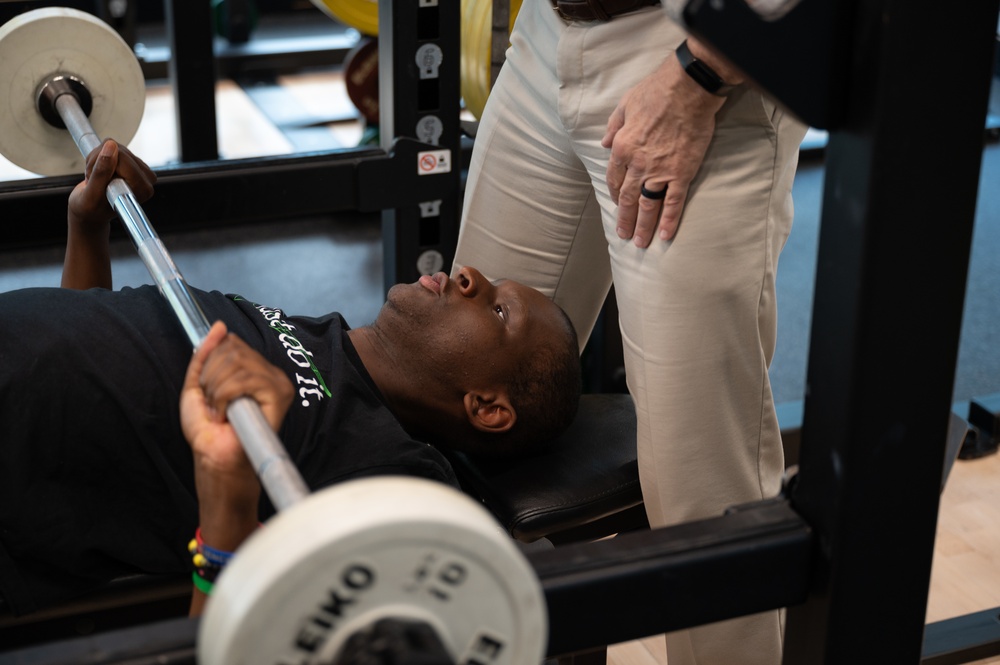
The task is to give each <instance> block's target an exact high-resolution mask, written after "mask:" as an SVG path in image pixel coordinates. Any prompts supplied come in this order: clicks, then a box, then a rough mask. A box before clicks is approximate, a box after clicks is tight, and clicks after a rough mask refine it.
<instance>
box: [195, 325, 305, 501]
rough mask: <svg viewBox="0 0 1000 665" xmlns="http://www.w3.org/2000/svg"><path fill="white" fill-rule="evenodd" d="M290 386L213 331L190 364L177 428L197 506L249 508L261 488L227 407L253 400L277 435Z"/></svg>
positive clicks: (236, 342) (220, 330)
mask: <svg viewBox="0 0 1000 665" xmlns="http://www.w3.org/2000/svg"><path fill="white" fill-rule="evenodd" d="M294 395H295V392H294V388H293V386H292V382H291V381H290V380H289V378H288V376H287V375H286V374H285V373H284V372H282V371H281V370H280V369H278V368H277V367H275V366H274V365H272V364H271V363H269V362H268V361H267V360H266V359H264V357H263V356H261V355H260V354H259V353H257V352H256V351H254V350H253V349H251V348H250V347H249V346H248V345H247V344H246V342H244V341H243V340H241V339H240V338H239V337H237V336H235V335H232V334H229V333H228V332H227V331H226V326H225V324H223V323H222V322H217V323H216V324H215V325H213V326H212V328H211V330H210V331H209V333H208V335H207V336H206V337H205V340H204V341H203V342H202V344H201V346H200V347H199V348H198V349H197V351H196V352H195V354H194V356H193V357H192V359H191V362H190V364H189V365H188V370H187V375H186V376H185V379H184V387H183V389H182V391H181V399H180V409H181V428H182V430H183V432H184V436H185V438H186V439H187V441H188V443H189V444H190V446H191V450H192V452H193V454H194V460H195V474H196V482H197V485H198V497H199V503H203V502H206V501H212V502H214V501H220V502H222V503H226V504H232V503H253V504H254V506H255V505H256V498H257V497H258V496H259V492H260V484H259V483H258V481H257V478H256V475H255V473H254V470H253V468H252V466H251V465H250V461H249V460H248V459H247V457H246V454H245V453H244V452H243V447H242V445H241V444H240V442H239V439H238V438H237V436H236V432H235V430H234V429H233V427H232V425H231V424H230V423H229V421H228V420H227V419H226V408H227V407H228V406H229V403H230V402H232V401H233V400H235V399H237V398H240V397H250V398H253V399H254V400H255V401H256V402H257V403H258V404H259V405H260V408H261V412H262V413H263V414H264V417H265V419H266V420H267V422H268V424H270V425H271V427H272V428H273V429H274V430H275V431H277V429H278V427H280V425H281V422H282V420H283V419H284V417H285V414H286V413H287V412H288V409H289V407H290V406H291V404H292V399H293V398H294Z"/></svg>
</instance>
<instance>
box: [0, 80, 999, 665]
mask: <svg viewBox="0 0 1000 665" xmlns="http://www.w3.org/2000/svg"><path fill="white" fill-rule="evenodd" d="M286 83H288V84H289V85H290V86H291V87H292V89H293V90H294V91H295V94H296V96H297V97H298V98H299V99H300V100H301V103H302V104H303V106H305V107H308V108H315V109H316V113H317V114H322V113H324V109H325V111H326V112H329V109H330V108H331V105H334V106H336V105H342V104H343V103H344V101H343V100H344V97H345V94H344V90H343V82H342V80H340V79H338V77H337V75H336V74H324V75H320V76H303V77H291V78H288V79H286ZM217 110H218V117H219V118H224V119H225V120H224V121H220V122H219V125H218V127H219V143H220V152H221V153H222V156H223V157H227V158H237V157H250V156H260V155H270V154H284V153H288V152H290V151H291V146H290V144H289V143H288V141H287V140H286V139H285V138H284V137H283V136H282V135H281V133H280V132H279V131H278V130H277V129H276V128H275V127H274V126H273V125H272V124H271V123H270V122H269V121H268V120H267V118H265V117H264V116H263V115H262V114H261V112H260V111H259V109H257V108H256V107H255V106H254V105H253V103H252V102H251V101H250V100H249V99H248V98H247V97H246V95H244V94H243V93H242V92H241V91H240V89H239V88H238V87H237V86H235V85H233V84H231V83H227V82H223V83H220V86H219V93H218V96H217ZM172 114H173V108H172V100H171V97H170V91H169V89H168V88H166V87H165V86H163V87H156V86H154V87H151V88H150V90H149V97H148V101H147V105H146V111H145V115H144V119H143V123H142V125H141V126H140V129H139V133H138V134H137V136H136V137H135V139H134V140H133V141H132V143H131V148H132V149H133V150H134V151H135V152H136V153H137V154H138V155H140V156H141V157H143V159H145V160H146V161H147V162H148V163H149V164H150V165H152V166H154V167H156V166H160V165H164V164H167V163H170V162H171V161H174V160H176V158H177V154H176V149H175V147H174V146H175V143H176V135H175V133H174V131H175V130H174V124H173V115H172ZM330 131H331V132H334V133H336V134H337V137H338V139H339V140H340V141H342V143H343V145H345V146H347V145H355V144H356V143H357V141H358V139H359V138H360V136H361V126H360V124H358V123H336V124H335V125H331V127H330ZM30 177H34V176H33V175H32V174H29V173H27V172H25V171H23V170H21V169H19V168H17V167H15V166H13V165H11V164H10V163H9V162H6V161H5V160H3V159H2V158H0V180H18V179H21V178H30ZM997 606H1000V456H997V455H993V456H991V457H987V458H983V459H979V460H973V461H958V462H956V464H955V466H954V468H953V471H952V473H951V477H950V479H949V481H948V484H947V486H946V488H945V491H944V494H943V496H942V504H941V512H940V518H939V527H938V538H937V546H936V549H935V558H934V570H933V575H932V579H931V592H930V600H929V606H928V610H927V620H928V622H933V621H939V620H942V619H946V618H950V617H955V616H959V615H963V614H967V613H970V612H976V611H980V610H984V609H988V608H993V607H997ZM979 662H981V663H1000V658H996V659H990V660H984V661H979ZM609 663H611V664H612V665H654V664H658V665H663V664H664V663H666V653H665V648H664V644H663V639H662V636H656V637H650V638H646V639H644V640H640V641H635V642H628V643H625V644H621V645H615V646H613V647H612V648H611V650H610V654H609Z"/></svg>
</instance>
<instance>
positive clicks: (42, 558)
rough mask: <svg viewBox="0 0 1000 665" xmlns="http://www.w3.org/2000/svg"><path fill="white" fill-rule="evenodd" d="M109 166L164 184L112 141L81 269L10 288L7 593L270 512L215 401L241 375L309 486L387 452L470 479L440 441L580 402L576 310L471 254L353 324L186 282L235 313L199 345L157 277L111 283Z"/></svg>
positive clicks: (72, 213)
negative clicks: (485, 272)
mask: <svg viewBox="0 0 1000 665" xmlns="http://www.w3.org/2000/svg"><path fill="white" fill-rule="evenodd" d="M116 170H117V174H118V175H119V176H121V177H123V178H125V180H126V181H127V182H129V184H130V185H131V187H132V189H133V191H134V192H135V193H136V195H137V197H139V198H140V199H142V200H144V199H146V198H148V197H149V196H150V195H151V194H152V188H153V184H154V183H155V176H154V175H153V173H152V171H151V170H149V168H148V167H147V166H146V165H145V164H143V163H142V162H141V160H139V159H137V158H135V157H134V156H133V155H131V153H129V152H128V151H127V150H126V149H125V148H123V147H121V146H118V145H117V144H115V143H114V142H113V141H109V142H105V143H104V145H103V146H102V147H101V149H100V150H99V151H95V152H94V153H92V154H91V155H90V156H89V157H88V160H87V174H88V178H87V180H86V181H85V182H84V183H81V184H80V185H79V186H78V187H77V188H76V189H75V190H74V191H73V193H72V194H71V196H70V201H69V215H68V217H69V229H68V241H67V253H66V262H65V265H64V275H63V286H64V287H68V288H63V289H44V288H41V289H23V290H18V291H12V292H8V293H4V294H0V306H2V309H3V311H4V314H5V315H4V317H3V323H2V324H0V422H3V428H4V434H3V440H2V444H0V595H2V597H3V598H4V599H5V601H6V603H7V605H8V607H9V609H11V610H12V611H13V612H14V613H15V614H25V613H28V612H32V611H34V610H37V609H41V608H42V607H45V606H48V605H52V604H55V603H58V602H61V601H64V600H66V599H69V598H70V597H72V596H75V595H80V594H84V593H86V592H88V591H91V590H93V589H96V588H99V587H101V586H102V585H104V584H105V583H107V582H108V581H110V580H112V579H115V578H117V577H121V576H123V575H128V574H134V573H151V574H156V573H178V572H186V571H191V555H190V554H189V553H188V550H187V544H188V542H189V541H190V540H191V539H192V537H193V536H194V534H195V531H196V529H197V528H198V526H199V524H200V525H201V529H202V530H201V535H202V536H203V538H204V541H205V543H206V544H207V545H210V546H213V547H216V548H218V549H223V550H225V549H226V548H229V547H232V546H234V544H235V543H237V542H238V541H239V540H241V539H242V537H244V536H245V535H246V531H247V529H252V528H253V527H255V526H256V524H257V523H258V521H263V520H266V519H267V518H268V517H269V516H270V515H271V514H272V513H273V508H272V506H271V505H270V503H269V502H268V500H267V497H266V496H261V495H260V489H259V484H258V483H257V481H256V479H255V478H253V477H252V474H253V472H252V471H251V470H250V469H249V467H248V465H247V463H246V462H245V460H244V458H243V456H242V451H241V449H239V448H236V447H234V446H232V445H230V444H231V443H232V441H231V440H230V439H229V438H227V437H229V436H230V433H229V430H228V428H227V426H226V424H225V423H224V422H223V416H222V415H221V414H224V406H225V404H226V402H227V401H228V400H229V399H231V398H233V397H236V396H239V395H241V394H249V395H252V396H254V397H256V398H258V399H259V400H260V401H261V403H262V408H263V410H264V412H265V414H267V416H268V418H269V422H270V423H271V424H272V426H274V427H275V428H277V431H278V435H279V437H280V438H281V440H282V441H283V442H284V444H285V446H286V448H287V449H288V453H289V456H290V458H291V459H292V461H293V462H294V463H295V465H296V466H297V467H298V469H299V470H300V471H301V473H302V476H303V477H304V479H305V481H306V483H307V484H308V485H309V487H310V489H311V490H313V491H315V490H318V489H320V488H322V487H324V486H327V485H330V484H332V483H336V482H339V481H343V480H346V479H348V478H354V477H359V476H368V475H376V474H408V475H416V476H422V477H426V478H431V479H434V480H438V481H441V482H444V483H448V484H451V485H457V480H456V478H455V475H454V473H453V471H452V468H451V467H450V465H449V463H448V462H447V460H446V459H445V457H444V456H443V455H442V453H441V452H440V451H439V450H438V449H437V448H435V447H434V446H440V447H442V448H444V447H451V448H456V449H463V450H466V451H470V452H474V453H477V454H483V453H487V454H518V453H523V452H524V451H526V450H530V449H531V448H532V447H533V446H536V445H537V444H538V443H539V442H541V441H545V440H548V439H551V438H553V437H554V436H555V435H556V434H558V433H559V432H560V431H562V430H563V429H564V428H565V427H566V426H567V425H568V424H569V423H570V422H571V421H572V419H573V417H574V414H575V411H576V409H577V406H578V403H579V395H580V385H581V380H580V363H579V355H578V346H577V339H576V334H575V332H574V331H573V329H572V326H571V324H570V323H569V320H568V319H567V318H566V316H565V315H564V314H563V312H562V311H561V310H560V309H559V308H558V307H557V306H556V305H554V304H553V303H552V302H551V301H550V300H548V299H547V298H546V297H544V296H543V295H542V294H541V293H539V292H537V291H534V290H533V289H530V288H528V287H526V286H523V285H521V284H518V283H515V282H511V281H504V282H498V283H496V284H491V283H489V282H487V281H486V280H485V279H484V278H483V277H482V275H481V274H480V273H479V272H477V271H476V270H474V269H466V270H463V271H461V272H460V273H459V274H458V275H456V277H455V278H453V279H449V278H448V277H447V276H446V275H445V274H444V273H438V274H437V275H435V276H433V277H429V276H425V277H421V278H420V280H418V281H417V282H415V283H413V284H408V285H396V286H394V287H393V288H392V289H391V290H390V291H389V293H388V296H387V302H386V303H385V305H384V306H383V307H382V309H381V311H380V312H379V314H378V317H377V319H376V320H375V321H374V322H373V323H372V324H371V325H369V326H364V327H361V328H355V329H350V328H349V327H348V326H347V324H346V323H345V322H344V320H343V319H342V318H341V317H340V315H339V314H336V313H333V314H329V315H327V316H323V317H319V318H307V317H295V316H289V315H287V314H285V313H284V312H283V311H281V310H280V309H276V308H273V307H269V306H265V305H263V304H257V303H254V302H253V301H251V300H247V299H245V298H243V297H240V296H227V295H223V294H221V293H218V292H203V291H194V293H195V297H196V299H197V301H198V302H199V304H200V305H201V307H202V308H203V310H204V312H205V314H206V317H207V318H208V320H209V321H221V322H223V323H224V326H225V327H223V326H222V325H220V324H217V325H216V327H215V328H213V331H212V333H211V334H210V335H209V337H208V339H207V341H206V343H205V344H204V345H203V348H202V350H201V351H200V352H199V353H198V354H196V355H195V356H194V357H193V359H192V353H191V347H190V342H189V341H188V339H187V337H186V335H185V334H184V332H183V330H182V328H181V326H180V324H179V323H178V321H177V320H176V319H175V317H174V315H173V313H172V310H171V309H170V307H169V306H168V304H167V302H166V301H165V299H164V298H163V297H162V296H161V295H160V293H159V292H158V290H157V289H156V287H153V286H143V287H139V288H134V289H133V288H124V289H122V290H120V291H112V290H110V288H111V269H110V259H109V256H110V253H109V248H108V236H109V229H110V219H111V217H112V212H111V210H110V208H109V207H108V205H107V202H106V200H105V197H104V189H105V187H106V186H107V183H108V182H109V181H110V178H111V177H112V174H114V173H115V172H116ZM91 287H101V288H91ZM82 289H87V290H82ZM226 329H227V330H228V334H226ZM189 363H190V364H191V367H192V370H191V372H192V373H191V374H190V376H189V377H188V379H189V380H188V382H187V383H186V384H185V372H186V370H187V368H188V366H189ZM182 386H183V388H184V390H183V396H182ZM203 390H204V391H205V392H206V393H207V398H208V399H207V401H205V399H204V396H203V394H202V391H203ZM179 398H181V399H179ZM181 403H183V415H184V418H185V429H186V431H187V433H188V434H189V435H190V436H191V438H192V445H193V450H194V454H192V447H189V446H188V445H187V443H185V439H184V436H183V435H182V431H181V417H182V414H181V410H182V409H181V408H180V404H181ZM286 411H287V414H286ZM429 444H433V445H429ZM199 510H201V511H202V513H201V515H199ZM206 511H208V512H207V513H206ZM220 515H221V516H224V518H220V517H219V516H220Z"/></svg>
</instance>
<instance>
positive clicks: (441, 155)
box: [417, 150, 451, 175]
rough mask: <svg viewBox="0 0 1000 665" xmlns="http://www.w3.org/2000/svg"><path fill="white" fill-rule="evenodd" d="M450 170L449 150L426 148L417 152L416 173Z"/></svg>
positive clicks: (427, 173)
mask: <svg viewBox="0 0 1000 665" xmlns="http://www.w3.org/2000/svg"><path fill="white" fill-rule="evenodd" d="M449 171H451V150H428V151H427V152H418V153H417V175H431V174H432V173H448V172H449Z"/></svg>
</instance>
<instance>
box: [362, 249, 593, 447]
mask: <svg viewBox="0 0 1000 665" xmlns="http://www.w3.org/2000/svg"><path fill="white" fill-rule="evenodd" d="M373 328H374V329H376V330H377V331H378V332H379V334H380V337H381V338H382V339H383V340H387V339H391V340H395V343H396V344H400V343H401V344H402V347H403V349H404V356H405V357H403V358H399V357H397V358H396V360H395V364H396V365H397V367H398V368H399V370H400V371H403V372H406V373H407V374H408V375H407V376H406V377H397V378H398V379H400V380H401V381H400V382H401V383H405V384H407V385H408V390H409V395H407V396H403V397H406V399H407V400H408V401H416V402H418V403H420V402H422V403H423V404H424V409H425V415H424V417H423V418H420V417H419V416H415V417H416V419H417V420H419V421H420V422H418V423H417V426H418V428H423V429H425V430H426V431H428V432H430V433H431V434H432V435H434V436H435V437H437V438H438V439H440V438H444V439H446V440H445V441H444V442H445V443H448V444H449V445H452V446H454V447H456V448H459V449H463V450H468V451H470V452H475V453H481V454H513V453H518V452H523V451H525V450H529V449H530V448H531V447H532V446H533V445H539V446H540V445H542V444H543V443H544V442H545V441H547V440H550V439H552V438H553V437H554V436H556V435H557V434H559V433H560V432H561V431H563V430H564V429H565V428H566V427H567V426H568V425H569V423H570V422H571V421H572V419H573V417H574V415H575V413H576V407H577V404H578V403H579V396H580V389H581V379H580V359H579V348H578V343H577V337H576V332H575V331H574V330H573V326H572V324H571V323H570V321H569V319H568V318H567V317H566V315H565V313H564V312H563V311H562V310H561V309H560V308H559V307H558V306H556V305H555V304H554V303H553V302H552V301H551V300H549V299H548V298H546V297H545V296H544V295H542V294H541V293H540V292H538V291H536V290H535V289H532V288H530V287H527V286H525V285H523V284H520V283H518V282H514V281H510V280H503V281H498V282H496V283H491V282H489V281H488V280H487V279H486V278H485V277H483V275H482V274H481V273H479V271H477V270H475V269H474V268H462V269H460V270H459V271H458V272H456V274H455V276H454V278H449V277H448V276H447V275H446V274H444V273H437V274H436V275H434V276H424V277H421V278H420V279H419V280H418V281H417V282H415V283H413V284H399V285H396V286H394V287H392V289H390V291H389V294H388V297H387V300H386V304H385V306H384V307H383V308H382V311H381V312H380V313H379V317H378V320H377V321H376V322H375V324H374V325H373ZM400 340H402V341H401V342H400ZM394 383H395V382H394ZM414 390H416V391H418V392H419V393H421V394H416V395H414V394H413V391H414ZM399 397H400V395H397V396H396V399H395V400H394V398H393V397H389V399H390V403H393V402H394V401H395V402H396V403H395V404H394V408H395V407H397V406H399V405H400V402H399V401H398V398H399ZM427 407H430V408H429V409H428V408H427ZM404 408H405V407H404ZM433 411H443V412H445V413H446V414H449V415H451V416H453V417H452V418H451V419H450V420H449V419H447V418H444V417H442V416H443V414H442V413H432V412H433ZM404 419H405V418H404ZM404 424H405V423H404Z"/></svg>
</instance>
